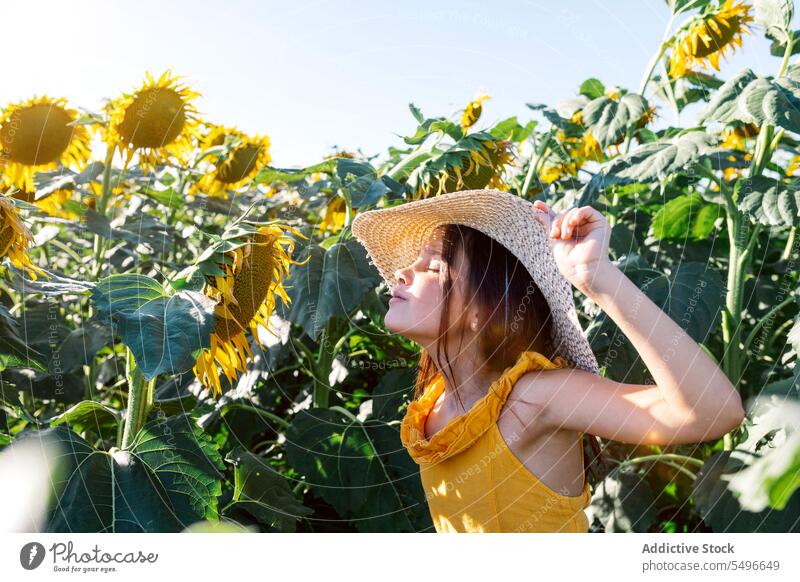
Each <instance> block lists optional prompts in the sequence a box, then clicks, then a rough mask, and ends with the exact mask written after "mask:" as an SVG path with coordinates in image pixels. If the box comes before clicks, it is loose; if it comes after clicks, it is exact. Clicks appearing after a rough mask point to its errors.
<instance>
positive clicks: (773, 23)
mask: <svg viewBox="0 0 800 582" xmlns="http://www.w3.org/2000/svg"><path fill="white" fill-rule="evenodd" d="M753 8H755V12H756V14H755V22H756V24H758V25H760V26H763V27H764V29H765V30H766V31H767V32H768V34H769V35H770V36H772V37H773V38H775V37H776V36H777V35H779V34H781V33H783V42H784V43H785V42H786V40H787V37H788V33H789V31H790V29H791V26H792V18H793V17H794V2H793V1H792V0H753Z"/></svg>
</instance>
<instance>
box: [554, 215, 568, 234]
mask: <svg viewBox="0 0 800 582" xmlns="http://www.w3.org/2000/svg"><path fill="white" fill-rule="evenodd" d="M565 214H566V213H563V212H562V213H561V214H559V215H557V216H556V217H555V218H554V219H553V221H552V223H551V225H552V226H551V228H550V236H552V237H555V238H560V237H561V228H562V227H561V225H562V223H563V220H564V215H565Z"/></svg>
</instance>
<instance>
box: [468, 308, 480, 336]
mask: <svg viewBox="0 0 800 582" xmlns="http://www.w3.org/2000/svg"><path fill="white" fill-rule="evenodd" d="M480 324H481V320H480V311H479V310H478V309H477V308H473V309H470V310H469V327H470V329H471V330H472V331H478V326H479V325H480Z"/></svg>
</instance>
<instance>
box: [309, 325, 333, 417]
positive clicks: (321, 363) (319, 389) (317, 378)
mask: <svg viewBox="0 0 800 582" xmlns="http://www.w3.org/2000/svg"><path fill="white" fill-rule="evenodd" d="M335 334H336V320H335V318H333V317H331V318H330V319H329V320H328V323H327V325H326V326H325V329H324V330H322V335H321V338H320V339H321V341H320V346H319V355H318V356H317V360H316V363H315V365H314V395H313V406H314V407H317V408H328V404H329V402H330V393H331V387H330V386H329V385H328V377H329V375H330V373H331V367H332V366H333V358H334V356H335V355H336V346H335V344H334V343H333V338H334V337H336V336H335Z"/></svg>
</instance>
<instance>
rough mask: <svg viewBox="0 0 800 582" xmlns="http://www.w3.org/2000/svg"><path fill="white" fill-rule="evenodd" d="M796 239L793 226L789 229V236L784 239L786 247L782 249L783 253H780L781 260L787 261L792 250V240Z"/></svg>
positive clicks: (795, 229) (795, 230) (795, 231)
mask: <svg viewBox="0 0 800 582" xmlns="http://www.w3.org/2000/svg"><path fill="white" fill-rule="evenodd" d="M795 238H797V227H796V226H793V227H791V228H790V229H789V236H788V237H786V246H785V247H784V248H783V253H781V260H782V261H788V260H789V256H790V255H791V252H792V248H793V247H794V240H795Z"/></svg>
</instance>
